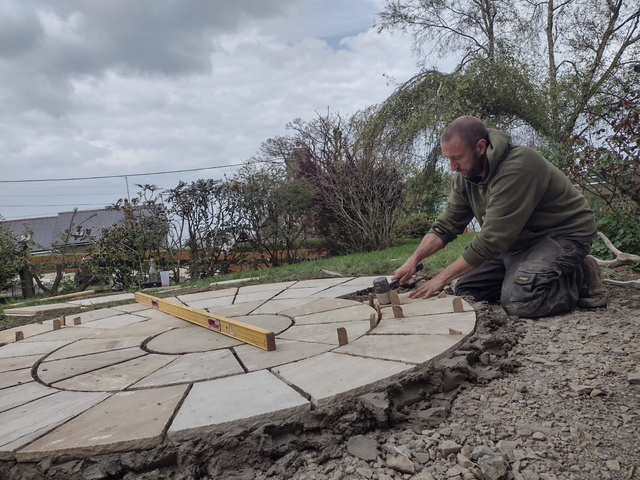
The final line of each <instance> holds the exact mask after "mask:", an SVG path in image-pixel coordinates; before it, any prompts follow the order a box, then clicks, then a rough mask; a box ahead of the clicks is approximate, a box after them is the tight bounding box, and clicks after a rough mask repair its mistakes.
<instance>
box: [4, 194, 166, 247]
mask: <svg viewBox="0 0 640 480" xmlns="http://www.w3.org/2000/svg"><path fill="white" fill-rule="evenodd" d="M159 207H160V208H163V207H162V206H159ZM148 209H149V207H147V206H134V207H131V209H130V210H132V211H136V210H137V211H138V212H142V214H143V215H146V211H147V210H148ZM126 211H129V209H128V208H127V206H125V207H124V208H120V209H103V210H77V211H75V212H73V211H71V212H61V213H58V215H57V216H55V217H40V218H25V219H21V220H7V221H3V222H2V224H3V225H6V226H7V227H9V229H11V231H13V232H14V233H15V234H16V235H18V236H20V235H29V238H28V240H30V241H31V242H32V243H33V248H32V249H31V253H32V254H33V255H38V254H45V253H49V252H51V250H53V245H54V244H61V243H62V241H63V239H64V237H66V233H65V232H66V231H67V230H68V229H69V228H71V232H70V233H71V235H69V239H68V241H67V246H72V247H74V250H75V251H77V252H83V251H85V250H86V247H87V246H88V245H89V244H90V243H91V241H95V240H97V239H99V238H100V235H101V234H102V230H103V229H105V228H108V227H111V226H112V225H115V224H117V223H119V222H122V221H124V220H125V218H126V215H127V214H125V212H126ZM74 215H75V216H74Z"/></svg>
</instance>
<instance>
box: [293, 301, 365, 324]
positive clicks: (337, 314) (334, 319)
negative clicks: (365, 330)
mask: <svg viewBox="0 0 640 480" xmlns="http://www.w3.org/2000/svg"><path fill="white" fill-rule="evenodd" d="M372 313H374V314H375V313H376V311H375V310H374V309H373V308H371V307H370V306H369V305H364V304H359V305H354V306H351V307H345V308H338V309H336V310H329V311H326V312H319V313H311V314H309V315H302V316H299V317H294V320H295V322H296V325H311V324H314V323H339V322H352V321H354V320H362V321H366V322H367V323H368V322H369V317H370V316H371V314H372Z"/></svg>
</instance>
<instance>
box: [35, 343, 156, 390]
mask: <svg viewBox="0 0 640 480" xmlns="http://www.w3.org/2000/svg"><path fill="white" fill-rule="evenodd" d="M143 355H148V354H147V352H145V351H144V350H142V349H141V348H139V347H133V348H124V349H121V350H112V351H109V352H100V353H94V354H92V355H83V356H82V357H73V358H63V359H60V360H51V361H46V362H42V363H41V364H40V365H39V366H38V371H37V372H36V375H37V376H38V379H39V380H40V381H41V382H42V383H44V384H45V385H51V384H53V383H56V382H59V381H61V380H65V379H67V378H71V377H75V376H77V375H81V374H83V373H87V372H91V371H93V370H98V369H100V368H104V367H108V366H111V365H115V364H118V363H122V362H125V361H127V360H131V359H133V358H138V357H141V356H143Z"/></svg>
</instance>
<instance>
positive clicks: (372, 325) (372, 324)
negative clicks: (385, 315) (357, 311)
mask: <svg viewBox="0 0 640 480" xmlns="http://www.w3.org/2000/svg"><path fill="white" fill-rule="evenodd" d="M377 326H378V318H377V315H376V314H375V313H372V314H371V315H369V331H371V330H373V329H374V328H376V327H377Z"/></svg>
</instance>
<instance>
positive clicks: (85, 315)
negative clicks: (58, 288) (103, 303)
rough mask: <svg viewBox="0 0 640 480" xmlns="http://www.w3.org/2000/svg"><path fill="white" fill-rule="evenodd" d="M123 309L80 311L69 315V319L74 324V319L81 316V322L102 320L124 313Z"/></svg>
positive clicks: (49, 321) (50, 321)
mask: <svg viewBox="0 0 640 480" xmlns="http://www.w3.org/2000/svg"><path fill="white" fill-rule="evenodd" d="M122 313H123V312H122V310H116V309H115V308H99V309H97V310H90V311H88V312H78V313H74V314H71V315H68V320H70V323H71V324H73V319H74V318H77V317H80V322H81V323H89V322H93V321H94V320H100V319H101V318H107V317H113V316H115V315H122ZM52 322H53V320H48V321H45V322H44V323H52Z"/></svg>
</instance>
